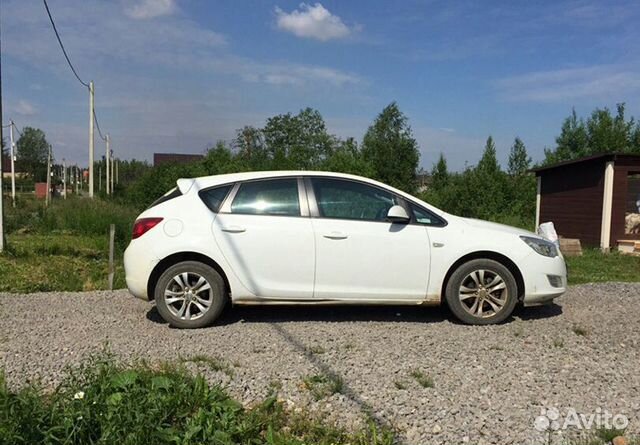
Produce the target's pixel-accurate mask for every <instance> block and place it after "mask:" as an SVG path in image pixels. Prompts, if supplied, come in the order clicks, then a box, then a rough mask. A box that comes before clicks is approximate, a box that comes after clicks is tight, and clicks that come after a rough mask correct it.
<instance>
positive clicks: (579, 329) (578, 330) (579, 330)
mask: <svg viewBox="0 0 640 445" xmlns="http://www.w3.org/2000/svg"><path fill="white" fill-rule="evenodd" d="M571 330H572V331H573V333H574V334H576V335H579V336H580V337H586V336H587V335H589V330H588V329H587V328H585V327H583V326H580V325H578V324H574V325H573V327H572V328H571Z"/></svg>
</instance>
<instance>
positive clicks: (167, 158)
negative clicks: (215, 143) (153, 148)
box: [153, 153, 204, 167]
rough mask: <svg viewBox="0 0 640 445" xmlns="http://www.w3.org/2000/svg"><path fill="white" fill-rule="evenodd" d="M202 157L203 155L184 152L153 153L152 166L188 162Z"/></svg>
mask: <svg viewBox="0 0 640 445" xmlns="http://www.w3.org/2000/svg"><path fill="white" fill-rule="evenodd" d="M203 158H204V155H197V154H185V153H154V154H153V166H154V167H155V166H157V165H161V164H190V163H191V162H197V161H200V160H201V159H203Z"/></svg>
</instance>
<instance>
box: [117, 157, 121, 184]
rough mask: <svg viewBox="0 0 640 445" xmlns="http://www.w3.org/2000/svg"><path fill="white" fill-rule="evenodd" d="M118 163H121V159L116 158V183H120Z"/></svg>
mask: <svg viewBox="0 0 640 445" xmlns="http://www.w3.org/2000/svg"><path fill="white" fill-rule="evenodd" d="M118 165H120V159H116V184H120V182H119V181H118Z"/></svg>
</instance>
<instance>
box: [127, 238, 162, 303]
mask: <svg viewBox="0 0 640 445" xmlns="http://www.w3.org/2000/svg"><path fill="white" fill-rule="evenodd" d="M158 261H159V260H158V259H157V258H155V257H154V256H153V255H152V254H151V249H150V248H148V247H147V246H145V243H144V242H143V241H142V240H132V241H131V243H130V244H129V246H128V247H127V249H126V250H125V251H124V272H125V276H126V282H127V288H128V289H129V292H130V293H131V294H132V295H133V296H134V297H137V298H140V299H142V300H145V301H149V300H150V299H151V298H150V296H149V295H148V292H147V287H148V284H149V277H150V276H151V272H153V269H154V267H155V266H156V265H157V264H158Z"/></svg>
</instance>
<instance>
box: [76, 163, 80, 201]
mask: <svg viewBox="0 0 640 445" xmlns="http://www.w3.org/2000/svg"><path fill="white" fill-rule="evenodd" d="M79 194H80V172H79V171H78V164H76V195H79Z"/></svg>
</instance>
